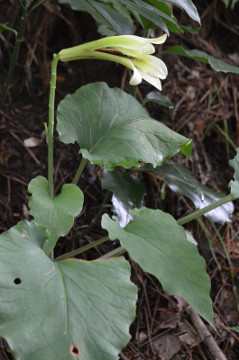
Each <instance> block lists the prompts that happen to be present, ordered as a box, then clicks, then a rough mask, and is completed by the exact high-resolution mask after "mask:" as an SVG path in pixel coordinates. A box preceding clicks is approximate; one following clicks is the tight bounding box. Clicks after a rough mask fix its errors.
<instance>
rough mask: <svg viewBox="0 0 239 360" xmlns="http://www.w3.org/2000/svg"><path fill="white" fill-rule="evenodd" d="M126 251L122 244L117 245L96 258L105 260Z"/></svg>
mask: <svg viewBox="0 0 239 360" xmlns="http://www.w3.org/2000/svg"><path fill="white" fill-rule="evenodd" d="M126 252H127V250H125V249H124V248H123V247H122V246H119V247H118V248H116V249H114V250H112V251H110V252H108V253H107V254H105V255H103V256H100V257H99V258H97V260H106V259H109V258H111V257H115V256H120V255H123V254H124V253H126Z"/></svg>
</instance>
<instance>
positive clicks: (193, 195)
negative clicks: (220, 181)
mask: <svg viewBox="0 0 239 360" xmlns="http://www.w3.org/2000/svg"><path fill="white" fill-rule="evenodd" d="M140 170H142V171H147V172H151V173H154V174H156V175H159V176H160V177H161V178H162V179H163V180H164V181H165V182H166V184H168V186H169V187H170V189H171V190H173V191H175V192H176V193H178V194H183V195H184V196H187V197H188V198H189V199H190V200H191V201H192V202H193V203H194V205H195V207H196V208H197V209H202V208H204V207H205V206H208V205H210V204H212V203H214V202H216V201H218V200H220V199H222V198H223V197H224V196H225V195H224V194H222V193H218V192H216V191H215V190H213V189H211V188H209V187H208V186H205V185H203V184H201V183H200V182H199V181H198V180H196V179H195V178H194V177H193V176H192V175H191V174H190V172H189V171H188V170H187V169H186V168H184V167H183V166H181V165H179V164H176V163H173V162H167V163H164V164H163V165H161V166H158V167H157V168H155V169H153V168H152V166H148V165H147V166H145V167H142V168H141V169H140ZM233 211H234V206H233V203H232V202H229V203H227V204H224V205H222V206H219V207H217V208H216V209H215V210H211V211H209V212H208V213H206V214H204V216H206V217H209V218H210V219H211V220H212V221H214V222H219V223H223V224H224V223H225V222H230V221H231V216H232V213H233Z"/></svg>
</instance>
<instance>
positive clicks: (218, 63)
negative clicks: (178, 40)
mask: <svg viewBox="0 0 239 360" xmlns="http://www.w3.org/2000/svg"><path fill="white" fill-rule="evenodd" d="M163 53H167V54H177V55H181V56H185V57H188V58H190V59H193V60H198V61H202V62H205V63H206V64H209V65H210V66H211V67H212V69H213V70H215V71H222V72H224V73H228V72H231V73H234V74H239V67H237V66H234V65H230V64H227V63H226V62H225V61H222V60H219V59H216V58H214V57H213V56H211V55H209V54H207V53H205V52H204V51H201V50H185V49H184V48H183V47H182V46H181V45H176V46H172V47H170V48H168V49H166V50H164V51H162V54H163Z"/></svg>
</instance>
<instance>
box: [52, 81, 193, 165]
mask: <svg viewBox="0 0 239 360" xmlns="http://www.w3.org/2000/svg"><path fill="white" fill-rule="evenodd" d="M57 119H58V125H57V130H58V132H59V136H60V140H61V141H63V142H64V143H66V144H69V143H74V142H75V141H76V142H78V143H79V145H80V152H81V153H82V155H83V157H84V158H86V159H88V160H90V161H91V163H93V164H98V165H103V166H104V167H105V168H106V169H108V170H113V169H114V167H115V166H123V167H125V168H130V167H132V166H139V162H140V161H144V162H147V163H151V164H152V165H153V166H157V165H159V164H161V163H162V162H163V161H164V159H166V158H169V157H171V156H173V155H175V154H177V153H178V152H179V151H180V150H181V152H183V153H184V154H187V150H188V149H190V144H191V142H190V140H188V139H186V138H185V137H184V136H182V135H179V134H177V133H175V132H174V131H172V130H171V129H169V128H168V127H166V126H165V125H163V124H161V123H160V122H159V121H156V120H153V119H151V118H150V117H149V115H148V113H147V111H146V110H145V109H144V108H143V107H142V105H141V104H140V103H138V102H137V101H136V100H135V98H134V97H133V96H131V95H128V94H126V93H124V92H123V91H121V90H119V89H117V88H116V89H110V88H109V87H108V86H107V85H106V84H105V83H94V84H89V85H86V86H83V87H82V88H81V89H79V90H77V91H76V92H75V94H73V95H67V96H66V97H65V99H64V100H62V101H61V103H60V104H59V107H58V114H57ZM187 155H188V154H187Z"/></svg>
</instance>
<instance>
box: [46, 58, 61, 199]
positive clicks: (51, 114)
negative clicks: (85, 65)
mask: <svg viewBox="0 0 239 360" xmlns="http://www.w3.org/2000/svg"><path fill="white" fill-rule="evenodd" d="M58 60H59V56H58V54H54V55H53V61H52V65H51V86H50V95H49V117H48V131H47V143H48V190H49V194H50V196H51V197H53V195H54V185H53V141H54V140H53V133H54V117H55V111H54V108H55V92H56V69H57V63H58Z"/></svg>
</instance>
